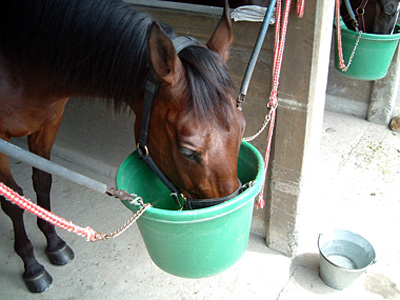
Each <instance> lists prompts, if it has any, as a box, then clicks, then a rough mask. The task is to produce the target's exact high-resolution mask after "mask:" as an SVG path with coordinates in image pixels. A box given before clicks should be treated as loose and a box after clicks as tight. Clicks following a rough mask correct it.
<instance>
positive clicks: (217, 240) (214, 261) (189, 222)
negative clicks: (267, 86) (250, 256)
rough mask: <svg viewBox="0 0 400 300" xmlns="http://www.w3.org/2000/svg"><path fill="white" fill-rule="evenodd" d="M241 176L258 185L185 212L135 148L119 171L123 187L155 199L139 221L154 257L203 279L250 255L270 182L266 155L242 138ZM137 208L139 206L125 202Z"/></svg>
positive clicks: (182, 273)
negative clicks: (256, 211) (256, 210)
mask: <svg viewBox="0 0 400 300" xmlns="http://www.w3.org/2000/svg"><path fill="white" fill-rule="evenodd" d="M238 173H239V178H240V180H241V181H242V182H243V183H247V182H251V181H253V182H254V184H253V185H252V186H251V187H249V188H248V189H246V190H245V191H244V192H242V193H241V194H240V195H238V196H236V197H235V198H233V199H231V200H229V201H227V202H224V203H221V204H218V205H215V206H211V207H208V208H202V209H195V210H185V211H180V210H179V207H178V206H177V205H176V204H175V201H174V200H173V199H172V198H171V196H170V191H169V190H168V189H167V188H166V187H165V186H164V185H163V184H162V183H161V181H160V180H159V179H158V178H157V176H156V175H155V174H154V173H153V172H152V171H150V170H149V168H148V167H147V165H146V164H145V163H144V162H143V161H142V160H141V159H140V158H139V157H138V155H137V153H136V151H135V152H133V153H132V154H131V155H130V156H128V158H127V159H126V160H125V161H124V162H123V163H122V164H121V166H120V167H119V169H118V172H117V179H116V181H117V187H118V188H119V189H123V190H125V191H127V192H128V193H136V194H138V195H140V196H141V197H142V198H143V200H144V202H146V203H152V206H151V207H150V208H148V209H147V210H146V211H145V213H144V214H143V215H142V216H141V217H140V218H139V219H138V220H137V224H138V227H139V230H140V233H141V236H142V238H143V241H144V243H145V245H146V248H147V251H148V253H149V255H150V257H151V259H152V260H153V262H154V263H155V264H156V265H157V266H158V267H159V268H161V269H162V270H164V271H166V272H168V273H170V274H173V275H175V276H179V277H185V278H202V277H208V276H212V275H215V274H218V273H220V272H222V271H224V270H225V269H227V268H229V267H230V266H232V265H233V264H234V263H236V262H237V261H238V260H239V259H240V258H241V257H242V255H243V254H244V252H245V250H246V247H247V242H248V239H249V233H250V226H251V219H252V214H253V207H254V199H255V198H256V196H257V195H258V193H259V192H260V190H261V187H262V183H263V181H264V168H263V159H262V157H261V155H260V153H259V152H258V151H257V149H256V148H254V147H253V146H252V145H250V144H249V143H247V142H242V145H241V148H240V153H239V160H238ZM123 203H124V205H125V206H127V207H128V208H129V209H130V210H132V211H133V212H136V211H137V210H138V206H136V205H135V204H130V203H128V202H127V201H123Z"/></svg>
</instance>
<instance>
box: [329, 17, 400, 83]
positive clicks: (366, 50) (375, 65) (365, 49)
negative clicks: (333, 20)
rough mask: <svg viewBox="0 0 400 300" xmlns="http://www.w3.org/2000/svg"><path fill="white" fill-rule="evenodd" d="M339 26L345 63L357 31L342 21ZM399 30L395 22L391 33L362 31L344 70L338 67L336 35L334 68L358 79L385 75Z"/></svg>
mask: <svg viewBox="0 0 400 300" xmlns="http://www.w3.org/2000/svg"><path fill="white" fill-rule="evenodd" d="M340 27H341V29H342V48H343V59H344V62H345V64H346V65H347V64H348V60H349V58H350V55H351V52H352V51H353V48H354V45H355V44H356V41H357V36H358V32H355V31H353V30H349V29H348V28H347V27H346V25H345V24H344V23H343V22H341V25H340ZM335 28H336V24H335ZM399 32H400V25H399V24H396V28H395V30H394V33H393V34H370V33H362V34H361V39H360V42H359V44H358V47H357V49H356V52H355V55H354V58H353V61H352V63H351V65H350V67H349V68H348V70H347V71H346V72H343V71H342V70H341V69H340V68H339V55H338V46H337V36H336V38H335V50H334V52H335V68H336V70H338V71H339V72H340V73H341V74H343V75H345V76H347V77H350V78H353V79H358V80H377V79H381V78H383V77H385V76H386V73H387V71H388V70H389V66H390V63H391V62H392V59H393V56H394V52H395V51H396V47H397V44H398V43H399V39H400V33H399ZM335 33H336V30H335Z"/></svg>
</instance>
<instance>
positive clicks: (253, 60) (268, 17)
mask: <svg viewBox="0 0 400 300" xmlns="http://www.w3.org/2000/svg"><path fill="white" fill-rule="evenodd" d="M275 4H276V0H271V2H270V3H269V5H268V9H267V11H266V12H265V16H264V21H263V23H262V25H261V28H260V32H259V33H258V37H257V41H256V44H255V46H254V49H253V53H252V54H251V58H250V61H249V64H248V65H247V69H246V73H245V75H244V78H243V82H242V86H241V87H240V94H239V98H238V103H239V104H240V103H242V102H243V101H244V98H245V97H246V94H247V89H248V88H249V84H250V80H251V77H252V75H253V71H254V68H255V66H256V63H257V59H258V56H259V54H260V51H261V47H262V45H263V43H264V39H265V35H266V34H267V31H268V26H269V21H270V20H271V17H272V13H273V11H274V8H275Z"/></svg>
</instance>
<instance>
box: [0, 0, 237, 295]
mask: <svg viewBox="0 0 400 300" xmlns="http://www.w3.org/2000/svg"><path fill="white" fill-rule="evenodd" d="M175 36H176V35H175V33H174V31H173V29H172V28H171V27H169V26H167V25H164V24H159V23H158V22H156V21H154V20H153V19H152V18H151V17H150V16H147V15H145V14H143V13H139V12H137V11H136V10H135V9H134V8H133V7H132V6H131V5H128V4H126V3H123V2H122V1H118V0H80V1H76V0H3V1H1V2H0V138H2V139H4V140H7V141H8V140H10V139H11V138H12V137H22V136H27V141H28V146H29V150H30V151H31V152H33V153H35V154H37V155H40V156H42V157H44V158H46V159H50V151H51V148H52V146H53V144H54V141H55V138H56V134H57V132H58V129H59V126H60V123H61V120H62V116H63V111H64V107H65V105H66V103H67V100H68V99H69V98H70V97H92V98H104V99H110V100H111V101H112V102H111V103H113V107H114V109H115V110H116V111H120V110H123V109H131V110H132V111H133V112H134V114H135V115H136V121H135V125H134V131H135V137H136V138H137V137H139V135H140V128H141V123H142V122H141V121H142V109H143V107H144V104H146V103H144V102H145V101H144V100H143V97H144V94H145V87H144V86H145V82H146V78H148V77H149V76H150V74H151V77H153V78H155V79H156V80H157V82H158V85H159V88H158V93H157V94H156V95H155V96H154V105H153V107H152V110H151V117H150V119H149V124H148V125H149V126H148V140H147V145H146V150H147V151H148V152H150V153H151V155H152V158H153V160H154V162H155V163H156V165H157V166H158V168H159V169H160V170H161V172H162V173H163V174H164V175H165V177H167V178H168V180H170V181H171V183H172V184H173V185H175V186H176V187H177V188H178V189H179V190H180V191H181V193H182V195H183V196H184V197H185V198H187V199H190V198H194V199H196V198H197V199H214V198H226V197H227V196H228V195H230V194H233V193H234V192H235V191H236V190H238V186H239V185H240V182H239V181H238V174H237V160H238V153H239V148H240V143H241V138H242V135H243V131H244V127H245V121H244V117H243V115H242V113H241V112H240V110H238V109H237V107H236V102H235V89H234V86H233V83H232V80H231V78H230V76H229V74H228V71H227V68H226V60H227V59H228V56H229V47H230V45H231V43H232V39H233V34H232V25H231V22H230V19H229V16H228V5H227V4H226V5H225V9H224V13H223V15H222V17H221V20H220V21H219V23H218V24H217V26H216V29H215V30H214V32H213V33H212V35H211V37H210V39H209V41H208V42H207V43H206V45H204V46H200V45H197V44H195V43H190V44H189V45H188V46H187V47H185V48H184V49H182V50H181V51H180V52H179V54H178V53H177V50H176V49H175V47H174V42H173V41H175ZM146 101H147V100H146ZM32 180H33V186H34V190H35V192H36V195H37V203H38V204H39V205H40V206H42V207H44V208H46V209H49V210H50V188H51V183H52V176H51V175H50V174H47V173H45V172H43V171H41V170H38V169H36V168H33V175H32ZM0 181H1V182H3V183H5V184H6V185H8V186H10V187H11V188H12V189H14V190H15V191H17V192H18V193H20V194H23V191H22V189H21V187H19V186H18V184H17V183H16V182H15V180H14V179H13V177H12V175H11V171H10V167H9V163H8V158H7V157H6V156H5V155H3V154H0ZM0 200H1V207H2V209H3V211H4V212H5V213H6V214H7V215H8V216H9V217H10V218H11V221H12V223H13V226H14V237H15V243H14V249H15V251H16V253H17V254H18V255H19V256H20V257H21V259H22V261H23V263H24V273H23V279H24V281H25V283H26V286H27V288H28V289H29V290H30V291H31V292H43V291H45V290H46V289H48V288H49V287H50V286H51V284H52V281H53V279H52V278H51V276H50V275H49V274H48V272H47V271H46V270H45V269H44V267H43V266H42V265H41V264H40V263H39V262H38V261H37V260H36V258H35V256H34V249H33V245H32V243H31V242H30V240H29V239H28V237H27V234H26V232H25V228H24V223H23V211H22V210H21V209H20V208H18V207H17V206H16V205H13V204H11V203H10V202H9V201H7V200H5V199H4V198H3V197H0ZM172 201H173V200H172ZM37 225H38V227H39V228H40V230H41V231H42V232H43V234H44V235H45V237H46V240H47V246H46V249H45V251H46V254H47V255H48V258H49V260H50V262H51V263H53V264H59V265H61V264H66V263H68V262H69V261H70V260H71V259H73V258H74V253H73V251H72V250H71V249H70V248H69V246H68V245H67V244H66V242H65V241H64V240H62V239H61V238H60V237H59V236H58V235H57V233H56V231H55V228H54V226H52V225H50V224H49V223H47V222H45V221H43V220H41V219H38V220H37Z"/></svg>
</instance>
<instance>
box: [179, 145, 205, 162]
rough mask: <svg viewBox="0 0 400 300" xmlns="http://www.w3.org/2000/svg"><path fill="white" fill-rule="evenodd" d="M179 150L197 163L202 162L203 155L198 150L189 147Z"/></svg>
mask: <svg viewBox="0 0 400 300" xmlns="http://www.w3.org/2000/svg"><path fill="white" fill-rule="evenodd" d="M179 152H180V153H181V154H182V156H183V157H185V158H187V159H190V160H193V161H195V162H197V163H200V162H201V156H200V155H199V153H197V152H196V151H193V150H190V149H187V148H179Z"/></svg>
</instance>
